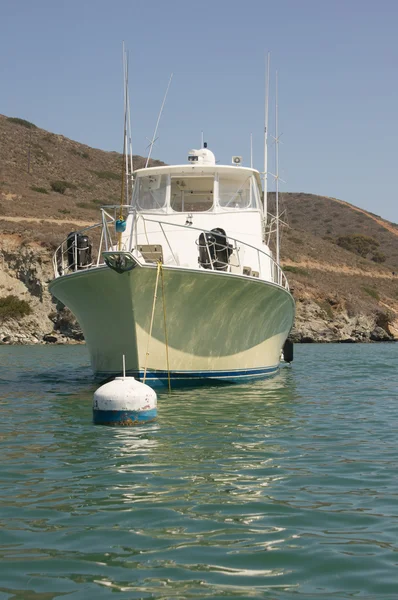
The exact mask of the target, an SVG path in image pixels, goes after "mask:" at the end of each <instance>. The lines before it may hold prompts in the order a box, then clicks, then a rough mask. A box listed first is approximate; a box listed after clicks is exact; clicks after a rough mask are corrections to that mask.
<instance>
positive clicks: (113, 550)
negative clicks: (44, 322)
mask: <svg viewBox="0 0 398 600" xmlns="http://www.w3.org/2000/svg"><path fill="white" fill-rule="evenodd" d="M397 354H398V345H390V344H386V345H377V346H375V345H368V346H365V345H364V346H357V345H356V346H342V345H340V346H334V345H330V346H315V345H314V346H312V345H311V346H301V347H299V348H297V349H296V355H297V356H296V360H295V363H294V365H293V366H292V367H290V368H284V369H282V371H281V373H280V375H279V376H277V377H276V378H274V379H273V380H270V381H265V382H260V383H256V384H253V385H246V386H236V387H221V388H218V387H211V388H208V389H201V390H199V391H198V390H187V391H174V392H173V393H172V395H171V396H168V395H167V394H162V395H160V396H159V418H158V421H157V422H156V424H151V425H148V426H145V427H142V428H140V429H133V430H128V429H120V430H119V429H113V428H101V427H94V426H93V425H92V424H91V402H92V394H93V391H94V390H95V388H96V386H95V384H93V381H92V379H91V375H90V370H89V367H88V363H87V355H86V351H85V348H84V347H83V346H79V347H73V348H63V347H55V348H51V347H40V348H39V347H37V348H36V347H34V348H27V347H24V348H12V347H4V346H3V347H0V364H1V367H0V407H1V410H2V427H1V430H0V442H1V453H2V461H1V466H0V480H1V487H0V508H1V510H0V600H3V599H4V600H5V599H9V598H14V599H23V600H30V599H35V600H39V599H43V600H47V599H48V600H50V599H52V598H58V597H62V596H66V597H67V598H68V599H69V598H71V599H73V600H78V599H87V598H110V597H114V594H115V593H117V597H118V598H120V599H121V600H123V599H126V600H127V599H129V600H130V599H133V598H140V599H146V598H159V599H170V600H171V599H176V598H181V599H191V598H192V599H194V598H197V599H201V598H203V599H205V598H206V599H208V598H224V599H225V598H231V599H232V598H234V599H237V598H242V599H244V598H248V599H249V598H262V599H263V598H269V599H278V600H279V599H290V598H291V599H293V598H296V597H301V598H303V599H305V600H307V599H317V598H333V599H341V600H343V599H347V598H359V597H360V598H374V599H377V600H387V599H393V598H396V597H397V592H396V590H397V589H398V576H397V562H398V555H397V551H398V542H397V540H398V521H397V519H398V484H397V479H396V472H397V466H398V465H397V450H396V440H397V434H398V402H397V398H398V374H397V368H396V364H397Z"/></svg>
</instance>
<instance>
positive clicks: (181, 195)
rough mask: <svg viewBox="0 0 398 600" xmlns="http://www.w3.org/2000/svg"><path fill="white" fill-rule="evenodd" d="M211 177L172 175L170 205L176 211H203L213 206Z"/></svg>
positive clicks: (212, 179)
mask: <svg viewBox="0 0 398 600" xmlns="http://www.w3.org/2000/svg"><path fill="white" fill-rule="evenodd" d="M213 182H214V178H213V177H172V179H171V194H170V205H171V208H172V209H173V210H175V211H176V212H203V211H206V210H211V209H212V207H213Z"/></svg>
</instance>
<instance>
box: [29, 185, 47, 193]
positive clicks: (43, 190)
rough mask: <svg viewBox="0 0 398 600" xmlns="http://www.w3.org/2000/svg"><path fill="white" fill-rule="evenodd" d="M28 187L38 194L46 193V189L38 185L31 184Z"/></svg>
mask: <svg viewBox="0 0 398 600" xmlns="http://www.w3.org/2000/svg"><path fill="white" fill-rule="evenodd" d="M30 189H31V190H33V191H34V192H38V193H39V194H48V190H46V188H44V187H38V186H37V185H32V186H31V188H30Z"/></svg>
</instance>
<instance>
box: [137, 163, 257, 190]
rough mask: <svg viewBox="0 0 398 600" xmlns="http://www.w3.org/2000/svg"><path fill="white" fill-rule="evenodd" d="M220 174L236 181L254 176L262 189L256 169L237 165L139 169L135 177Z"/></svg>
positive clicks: (187, 165) (171, 166) (174, 166)
mask: <svg viewBox="0 0 398 600" xmlns="http://www.w3.org/2000/svg"><path fill="white" fill-rule="evenodd" d="M215 173H219V174H220V175H224V176H227V177H228V176H230V177H231V178H232V177H233V178H234V179H236V178H239V177H240V176H241V177H242V179H243V178H244V177H245V176H246V177H248V176H249V175H254V176H255V178H256V180H257V183H258V185H259V186H260V187H261V179H260V173H259V172H258V171H256V169H250V168H249V167H237V166H235V165H201V164H199V165H192V164H185V165H166V166H164V167H149V168H147V169H137V170H136V171H134V175H137V176H138V177H145V175H166V174H170V175H173V174H175V175H185V176H187V175H190V176H192V175H207V174H208V175H214V174H215Z"/></svg>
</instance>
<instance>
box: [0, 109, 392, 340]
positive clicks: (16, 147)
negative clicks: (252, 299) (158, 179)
mask: <svg viewBox="0 0 398 600" xmlns="http://www.w3.org/2000/svg"><path fill="white" fill-rule="evenodd" d="M143 164H144V159H143V158H142V157H139V156H136V157H134V166H135V168H140V167H142V166H143ZM159 164H164V163H162V162H160V161H151V165H159ZM121 168H122V157H121V155H120V154H118V153H116V152H104V151H102V150H97V149H94V148H90V147H88V146H85V145H82V144H79V143H77V142H74V141H72V140H69V139H68V138H66V137H64V136H62V135H57V134H53V133H49V132H47V131H44V130H42V129H39V128H37V127H35V126H34V125H33V124H29V123H28V122H26V121H23V120H21V119H14V118H8V117H5V116H2V115H0V231H1V233H2V236H1V242H0V342H1V340H3V341H5V343H8V342H14V341H18V342H23V343H28V342H30V343H32V342H35V341H36V342H41V341H43V336H46V339H47V340H49V341H68V340H71V339H81V334H80V332H79V328H78V326H77V325H76V323H75V321H74V319H73V316H72V315H71V314H70V313H69V311H67V309H64V308H63V307H62V306H59V305H57V304H56V303H54V302H53V300H52V298H51V297H50V295H49V293H48V291H47V282H48V281H49V280H50V279H51V278H52V265H51V257H52V251H53V250H54V248H55V247H56V246H57V245H58V244H59V243H60V241H62V239H64V238H65V236H66V234H67V233H68V232H69V231H71V230H73V229H76V228H77V227H84V226H85V225H88V224H91V223H93V222H97V221H98V219H99V211H98V208H99V205H101V204H117V203H118V202H119V201H120V182H121ZM280 200H281V205H282V210H283V211H284V212H283V216H282V218H283V221H284V222H285V225H284V226H283V227H282V243H281V259H282V264H283V266H284V268H285V271H286V274H287V275H288V278H289V281H290V284H291V287H292V288H293V291H294V296H295V299H296V304H297V318H296V327H295V330H294V331H293V337H294V339H296V340H297V341H314V340H315V341H369V340H371V339H372V340H388V339H392V338H393V337H398V275H395V273H398V226H397V225H396V224H394V223H390V222H389V221H387V220H385V219H383V218H382V217H379V216H377V215H374V214H371V213H368V212H366V211H364V210H362V209H360V208H357V207H354V206H352V205H350V204H348V203H346V202H344V201H342V200H337V199H335V198H327V197H321V196H315V195H311V194H304V193H298V194H293V193H284V194H281V195H280ZM273 203H274V197H273V194H269V211H270V212H271V213H273V211H274V208H273ZM10 295H11V296H13V295H14V296H16V298H17V299H20V300H25V301H26V302H27V303H28V304H29V306H30V308H31V310H32V312H31V313H30V314H25V315H24V314H20V316H19V324H17V323H16V321H15V319H14V320H13V319H12V317H11V316H10V315H12V310H11V309H7V308H4V307H3V309H2V306H1V302H2V301H4V299H5V298H7V297H8V296H10ZM7 311H8V312H7ZM17 312H18V311H17ZM22 312H23V311H22ZM17 316H18V315H17V313H15V314H14V317H17Z"/></svg>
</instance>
